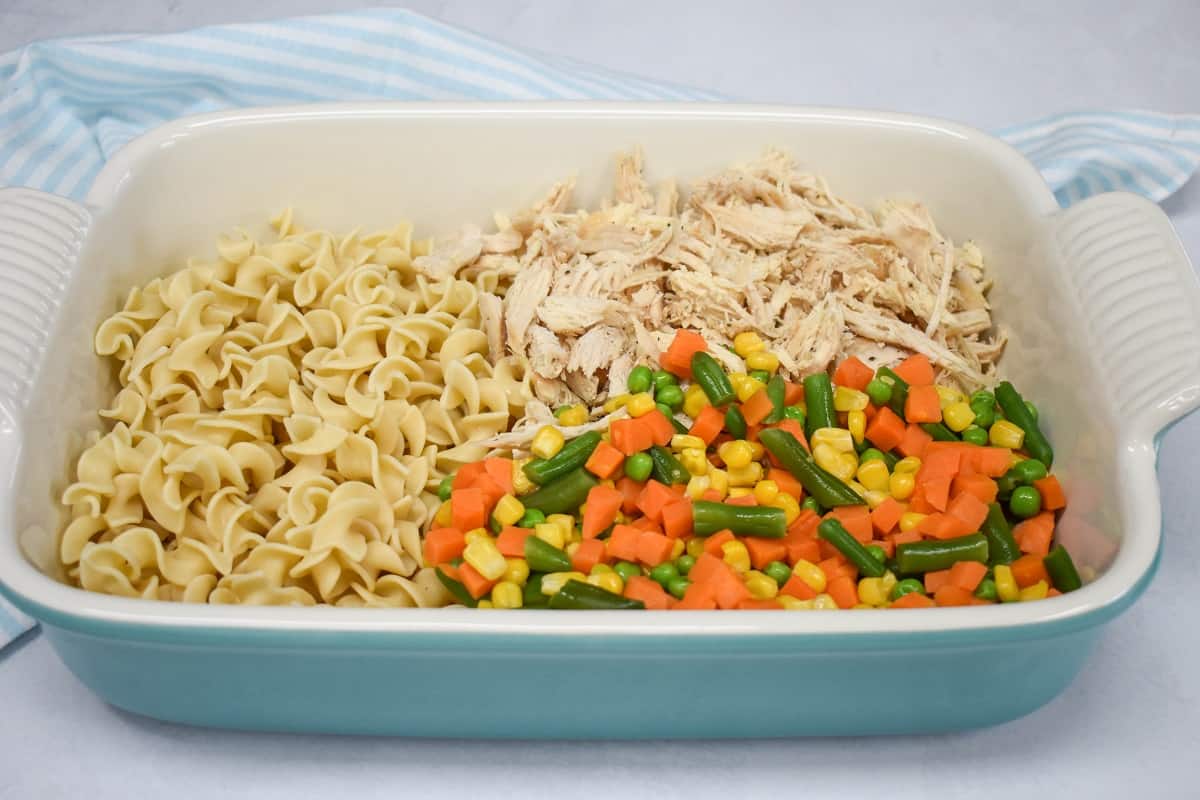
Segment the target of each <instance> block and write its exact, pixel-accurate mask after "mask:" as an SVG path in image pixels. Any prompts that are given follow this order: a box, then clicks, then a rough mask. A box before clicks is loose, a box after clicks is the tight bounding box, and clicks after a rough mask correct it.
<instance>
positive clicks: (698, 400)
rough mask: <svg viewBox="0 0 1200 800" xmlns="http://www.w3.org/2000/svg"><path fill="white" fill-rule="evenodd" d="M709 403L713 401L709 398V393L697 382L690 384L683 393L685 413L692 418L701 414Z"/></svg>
mask: <svg viewBox="0 0 1200 800" xmlns="http://www.w3.org/2000/svg"><path fill="white" fill-rule="evenodd" d="M709 405H711V403H710V402H709V400H708V395H706V394H705V393H704V390H703V389H701V388H700V387H699V386H698V385H697V384H695V383H693V384H692V385H691V386H689V387H688V388H687V391H685V392H684V393H683V413H685V414H687V415H688V416H689V417H691V418H692V419H695V418H696V417H697V416H699V415H700V412H701V411H703V410H704V409H705V408H707V407H708V406H709Z"/></svg>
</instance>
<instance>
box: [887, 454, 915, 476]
mask: <svg viewBox="0 0 1200 800" xmlns="http://www.w3.org/2000/svg"><path fill="white" fill-rule="evenodd" d="M919 469H921V459H919V458H917V457H916V456H905V457H904V458H902V459H900V460H899V461H897V462H896V466H894V467H892V472H912V473H914V474H915V473H916V472H917V471H918V470H919Z"/></svg>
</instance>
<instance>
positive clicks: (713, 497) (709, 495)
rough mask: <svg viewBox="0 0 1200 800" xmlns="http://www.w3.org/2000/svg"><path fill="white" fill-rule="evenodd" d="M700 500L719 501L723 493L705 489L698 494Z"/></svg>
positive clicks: (723, 497) (722, 497)
mask: <svg viewBox="0 0 1200 800" xmlns="http://www.w3.org/2000/svg"><path fill="white" fill-rule="evenodd" d="M700 499H701V500H707V501H708V502H710V503H719V502H721V501H722V500H724V499H725V495H723V494H721V493H720V492H718V491H717V490H716V489H705V490H704V493H703V494H701V495H700Z"/></svg>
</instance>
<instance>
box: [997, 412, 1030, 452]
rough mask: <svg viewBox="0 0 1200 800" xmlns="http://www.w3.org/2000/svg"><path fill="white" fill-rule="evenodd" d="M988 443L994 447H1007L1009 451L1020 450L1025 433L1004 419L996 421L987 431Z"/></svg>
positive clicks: (1023, 442)
mask: <svg viewBox="0 0 1200 800" xmlns="http://www.w3.org/2000/svg"><path fill="white" fill-rule="evenodd" d="M988 441H990V442H991V443H992V444H993V445H994V446H995V447H1007V448H1009V449H1010V450H1020V449H1021V445H1023V444H1025V431H1023V430H1021V428H1020V427H1019V426H1017V424H1016V423H1014V422H1010V421H1008V420H1006V419H1001V420H997V421H996V422H994V423H992V427H991V428H989V429H988Z"/></svg>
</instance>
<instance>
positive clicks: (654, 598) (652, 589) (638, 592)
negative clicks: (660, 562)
mask: <svg viewBox="0 0 1200 800" xmlns="http://www.w3.org/2000/svg"><path fill="white" fill-rule="evenodd" d="M625 596H626V597H628V598H629V599H630V600H641V601H642V603H644V604H645V606H646V609H647V610H648V611H666V610H667V609H668V608H670V607H671V606H672V605H673V604H672V602H671V601H672V597H671V595H669V594H667V593H666V592H665V591H663V588H662V586H660V585H659V584H658V582H657V581H653V580H650V579H649V578H647V577H646V576H645V575H634V576H633V577H631V578H630V579H629V580H627V581H625Z"/></svg>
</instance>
